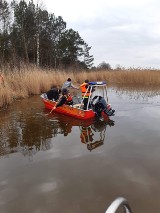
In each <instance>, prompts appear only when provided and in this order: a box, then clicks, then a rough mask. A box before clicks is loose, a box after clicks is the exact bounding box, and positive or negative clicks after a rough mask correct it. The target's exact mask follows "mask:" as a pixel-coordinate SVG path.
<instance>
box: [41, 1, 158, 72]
mask: <svg viewBox="0 0 160 213" xmlns="http://www.w3.org/2000/svg"><path fill="white" fill-rule="evenodd" d="M43 2H44V3H43V4H44V5H45V6H46V9H47V10H48V11H49V12H52V13H54V14H55V15H56V16H62V17H63V19H64V21H66V22H67V28H73V29H74V30H75V31H78V32H79V34H80V36H81V37H82V38H83V39H84V40H85V41H86V42H87V43H88V45H89V46H92V49H91V51H90V53H91V54H93V56H94V59H95V60H94V64H95V66H97V65H98V64H99V63H101V62H102V61H105V62H106V63H109V64H110V65H111V67H113V68H114V67H115V66H116V65H121V66H122V67H126V68H127V67H135V68H136V67H142V68H149V67H151V68H159V69H160V1H159V0H134V1H133V0H132V1H131V0H110V1H109V0H81V1H76V0H45V1H43Z"/></svg>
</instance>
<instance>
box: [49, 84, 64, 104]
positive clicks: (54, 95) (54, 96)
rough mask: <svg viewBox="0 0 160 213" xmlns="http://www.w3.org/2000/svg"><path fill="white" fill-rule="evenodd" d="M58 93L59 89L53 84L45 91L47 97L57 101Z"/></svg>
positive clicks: (59, 92)
mask: <svg viewBox="0 0 160 213" xmlns="http://www.w3.org/2000/svg"><path fill="white" fill-rule="evenodd" d="M60 94H61V90H60V89H58V88H56V87H54V86H53V87H52V88H51V89H50V90H49V91H47V92H46V95H47V98H48V99H49V100H52V101H57V100H58V99H59V95H60Z"/></svg>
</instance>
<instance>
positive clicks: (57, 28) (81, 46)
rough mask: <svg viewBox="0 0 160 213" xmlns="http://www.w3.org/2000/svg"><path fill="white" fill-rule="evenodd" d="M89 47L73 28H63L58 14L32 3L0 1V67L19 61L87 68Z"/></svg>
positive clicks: (88, 64) (63, 22)
mask: <svg viewBox="0 0 160 213" xmlns="http://www.w3.org/2000/svg"><path fill="white" fill-rule="evenodd" d="M90 49H91V47H89V46H88V44H87V43H86V42H85V41H84V40H83V39H82V38H81V36H80V35H79V33H78V32H77V31H74V30H73V29H67V27H66V22H65V21H64V20H63V18H62V17H61V16H58V17H56V16H55V15H54V13H48V11H47V10H44V9H42V8H40V7H39V5H35V4H34V3H33V1H32V0H31V1H29V2H28V3H27V2H25V1H24V0H21V1H20V2H19V3H17V2H15V1H14V0H13V1H12V2H11V3H8V2H7V1H5V0H0V66H3V65H5V64H9V65H10V67H11V68H12V67H17V66H19V63H20V62H25V63H33V64H37V65H38V66H41V67H50V68H59V69H67V68H69V67H71V66H72V67H75V68H76V67H77V68H81V69H88V68H91V67H92V66H93V60H94V58H93V56H92V55H90V53H89V51H90Z"/></svg>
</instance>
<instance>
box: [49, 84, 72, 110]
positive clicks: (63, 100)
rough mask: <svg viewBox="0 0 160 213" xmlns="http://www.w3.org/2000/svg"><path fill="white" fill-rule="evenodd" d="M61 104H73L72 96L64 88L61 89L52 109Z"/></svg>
mask: <svg viewBox="0 0 160 213" xmlns="http://www.w3.org/2000/svg"><path fill="white" fill-rule="evenodd" d="M63 104H66V105H72V104H73V101H72V96H71V95H70V94H69V91H68V90H67V89H66V88H64V89H62V96H61V97H60V99H59V101H58V102H57V103H56V105H55V106H54V107H53V110H54V109H56V108H57V107H60V106H62V105H63Z"/></svg>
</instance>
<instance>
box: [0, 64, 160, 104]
mask: <svg viewBox="0 0 160 213" xmlns="http://www.w3.org/2000/svg"><path fill="white" fill-rule="evenodd" d="M2 73H3V76H4V86H3V85H2V84H0V107H3V106H6V105H8V104H11V103H12V102H13V101H14V100H15V99H18V98H26V97H29V96H30V95H38V94H41V93H42V92H45V91H47V90H49V89H50V88H51V87H52V86H53V85H56V86H59V87H61V86H62V84H63V82H64V81H66V80H67V78H68V77H70V78H71V79H72V82H73V84H75V85H77V86H79V85H80V84H81V83H83V81H84V80H85V79H89V81H102V80H104V81H107V82H108V85H109V86H119V85H121V86H131V87H137V86H143V87H146V88H149V87H156V88H157V89H158V90H159V89H160V70H159V71H158V70H142V69H137V70H136V69H135V70H133V69H132V70H119V71H117V70H112V71H106V70H104V71H103V70H101V71H89V72H87V71H81V72H76V71H72V70H71V71H70V72H64V71H63V70H56V71H55V70H43V69H40V68H37V67H35V66H30V67H27V66H24V67H23V69H21V70H20V71H19V70H14V71H12V72H11V71H10V70H3V71H2Z"/></svg>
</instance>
